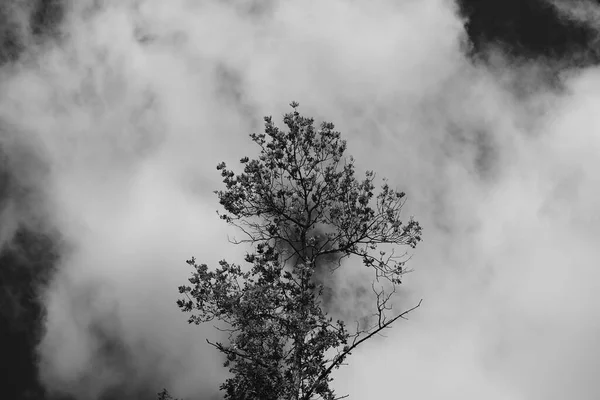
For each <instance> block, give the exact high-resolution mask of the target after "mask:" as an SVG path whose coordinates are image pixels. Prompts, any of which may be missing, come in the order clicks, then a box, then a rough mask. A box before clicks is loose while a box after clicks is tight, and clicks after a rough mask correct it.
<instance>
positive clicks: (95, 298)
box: [0, 0, 600, 400]
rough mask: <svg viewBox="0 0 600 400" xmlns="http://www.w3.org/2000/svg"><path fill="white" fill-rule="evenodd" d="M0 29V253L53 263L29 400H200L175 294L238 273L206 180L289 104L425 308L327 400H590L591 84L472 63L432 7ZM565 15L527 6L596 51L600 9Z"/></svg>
mask: <svg viewBox="0 0 600 400" xmlns="http://www.w3.org/2000/svg"><path fill="white" fill-rule="evenodd" d="M14 4H15V5H14V6H13V7H14V9H13V10H12V11H11V14H10V15H11V16H12V17H11V18H12V21H13V23H14V24H15V26H17V27H22V32H23V33H22V34H21V35H22V36H21V37H20V38H21V39H20V40H21V41H22V43H23V47H24V50H23V54H22V56H21V57H19V58H18V60H16V61H13V62H9V63H6V64H4V65H3V66H2V67H0V147H1V148H2V149H3V162H4V165H6V168H7V169H8V170H9V171H10V173H11V174H12V175H13V176H14V177H15V178H14V179H15V180H16V181H18V182H19V185H21V186H22V187H25V188H27V191H26V192H27V193H26V195H25V194H19V195H14V196H12V197H11V198H10V199H9V200H8V201H7V202H5V204H4V207H3V209H2V213H1V214H0V221H1V224H0V227H1V228H0V245H2V246H9V245H10V241H11V239H12V238H13V236H14V235H15V233H16V232H17V227H18V226H20V225H24V226H27V227H29V228H30V229H32V230H39V231H44V232H53V235H55V239H56V241H57V242H60V247H59V249H60V250H59V260H58V261H57V265H56V271H55V273H53V275H52V277H51V279H50V281H49V283H48V285H45V286H43V287H40V288H39V296H41V299H42V301H43V304H44V307H45V310H46V317H45V319H44V329H43V335H42V336H41V337H40V341H39V344H38V347H37V354H38V356H39V371H40V380H41V382H42V384H43V385H44V387H45V388H46V389H47V390H48V391H49V393H51V394H56V395H63V396H72V398H75V399H78V400H79V399H81V400H105V399H128V398H140V397H141V396H142V395H143V396H152V394H153V393H156V392H158V391H159V390H160V389H162V387H168V388H169V390H170V391H171V392H172V393H173V394H174V395H177V396H179V397H183V398H185V399H215V398H218V386H219V384H220V383H221V382H222V381H223V380H224V379H225V378H226V375H225V373H224V370H223V368H222V367H221V360H220V358H219V356H218V354H217V352H216V351H215V350H214V349H213V348H211V347H210V346H209V345H207V344H206V342H205V338H215V337H216V332H215V331H214V329H212V327H211V326H189V325H188V324H187V322H186V320H187V316H186V315H185V314H182V313H181V312H180V311H179V310H178V309H177V306H176V305H175V300H176V299H177V295H178V293H177V287H178V286H179V285H181V284H185V283H186V278H187V277H188V276H189V274H190V272H191V271H190V269H189V267H188V266H187V264H186V263H185V260H187V259H189V258H190V257H192V256H194V257H196V258H197V259H198V260H199V261H201V262H206V263H209V264H212V265H215V264H216V262H217V261H218V260H220V259H222V258H227V259H228V260H230V261H240V260H241V258H242V255H243V252H244V249H242V248H240V247H236V246H233V245H231V244H230V243H229V242H228V241H227V235H233V234H235V231H233V230H232V229H231V228H229V227H227V226H226V225H225V224H224V223H223V222H222V221H220V220H219V219H218V217H217V214H216V212H215V210H216V209H218V203H217V200H216V196H214V194H213V191H214V190H217V189H219V188H220V179H219V178H220V176H219V173H218V172H217V171H216V168H215V166H216V164H217V163H219V162H220V161H227V162H229V163H232V164H233V163H234V162H235V161H236V160H239V159H240V158H241V157H243V156H250V157H252V156H253V155H256V154H257V150H256V149H255V148H253V147H252V145H251V141H250V139H249V138H248V134H250V133H252V132H259V131H260V130H261V128H262V117H263V116H265V115H272V116H273V117H274V120H275V121H277V122H278V123H279V124H281V125H282V123H281V117H282V116H283V113H285V112H288V111H289V110H290V108H289V106H288V104H289V103H290V102H291V101H298V102H299V103H300V112H301V113H303V114H304V115H307V116H312V117H314V118H315V119H316V120H317V121H323V120H326V121H330V122H333V123H334V124H335V125H336V128H337V129H338V130H340V131H341V132H342V133H343V135H344V137H345V138H346V140H347V141H348V153H349V154H352V155H353V156H354V157H355V159H356V165H357V168H359V169H362V170H366V169H372V170H375V171H376V172H377V173H378V176H386V177H388V178H389V182H390V184H392V185H394V186H395V187H397V188H398V189H399V190H403V191H405V192H406V193H407V195H408V201H407V203H406V205H405V213H406V216H407V217H408V216H411V215H414V216H415V218H416V219H417V220H418V221H419V222H420V223H421V225H422V226H423V229H424V232H423V242H422V243H420V244H419V246H417V248H416V249H415V251H414V252H413V257H412V259H411V261H410V265H409V267H410V268H411V269H413V270H414V271H413V272H412V273H411V274H409V275H407V276H406V278H405V279H404V283H403V285H402V293H401V302H399V304H398V307H400V309H403V308H404V309H406V308H410V307H412V306H413V305H415V304H416V303H417V302H418V301H419V300H420V299H423V303H422V306H421V307H420V308H419V309H417V310H415V311H414V312H413V313H411V315H410V318H409V320H408V321H401V322H399V323H397V324H396V325H395V327H394V329H393V330H390V331H388V332H387V333H386V337H385V338H377V339H376V340H373V341H371V342H369V343H366V344H365V345H364V346H363V347H362V348H360V349H359V350H357V351H356V352H355V353H354V354H353V355H352V357H351V358H349V360H348V362H349V365H348V366H344V367H343V368H342V369H340V370H339V371H338V372H336V374H335V376H334V377H335V381H334V385H333V386H334V387H335V388H336V389H337V392H338V393H339V394H346V393H347V394H349V395H350V398H354V399H379V398H381V399H388V398H401V397H407V398H412V399H436V398H445V399H449V400H453V399H461V400H470V399H480V398H486V399H490V400H495V399H502V400H504V399H510V400H513V399H514V400H520V399H526V400H536V399H544V400H554V399H556V400H558V399H561V400H562V399H565V398H574V399H583V400H585V399H597V398H599V397H600V389H599V388H598V385H597V383H596V376H597V371H598V370H599V369H600V361H598V360H600V357H599V356H600V350H599V349H600V347H599V344H600V343H599V341H600V339H598V338H600V320H599V319H598V316H599V315H600V290H599V289H600V272H599V271H598V270H597V268H595V267H596V266H597V260H598V259H600V249H599V248H598V246H597V243H598V239H600V224H599V222H600V221H599V220H598V217H597V215H600V201H599V200H600V189H598V188H599V187H600V185H599V183H600V178H599V177H598V175H597V174H596V172H595V171H596V168H597V167H600V165H599V162H598V157H597V154H599V152H600V136H599V135H598V133H597V132H598V129H600V117H598V116H597V106H598V103H599V102H600V70H598V67H596V66H593V65H591V66H585V67H577V68H575V67H572V66H570V65H569V62H568V60H566V61H565V60H562V61H560V62H555V61H549V60H548V59H544V58H531V59H524V58H522V57H520V58H516V57H513V56H512V55H511V54H510V53H509V52H507V51H506V49H505V48H504V47H502V46H489V47H488V48H487V49H486V50H485V55H486V62H476V61H474V60H473V59H472V58H471V57H469V55H468V53H469V48H470V43H469V38H468V35H467V33H468V32H467V30H466V28H465V24H466V23H467V20H466V19H465V17H464V16H462V14H461V13H459V8H458V5H457V4H456V3H454V2H452V1H449V0H418V1H417V0H405V1H402V2H398V1H392V0H371V1H369V2H361V1H357V0H354V1H352V0H319V1H316V0H305V1H303V2H297V1H295V2H294V1H279V2H275V1H245V2H242V1H234V0H229V1H223V0H221V1H209V0H205V1H185V0H171V1H169V2H164V1H159V0H136V1H134V0H120V1H117V0H104V1H92V0H80V1H77V2H71V3H68V6H67V7H66V9H65V11H64V17H63V20H62V22H61V24H60V26H59V27H58V28H57V30H56V32H54V36H53V38H52V39H51V40H44V41H40V40H36V38H35V37H34V36H32V35H29V34H28V33H27V32H28V26H27V25H28V22H27V16H28V15H29V14H28V13H29V12H30V10H29V9H27V6H26V4H27V3H26V2H23V3H18V2H15V3H14ZM565 4H566V3H565V2H560V1H558V0H554V1H552V2H551V3H550V2H549V3H548V7H554V8H556V9H558V10H559V11H560V15H561V16H562V17H563V18H565V19H566V20H569V21H570V22H571V23H572V22H573V21H575V22H576V23H577V24H581V25H584V26H586V27H588V28H590V29H592V30H593V29H596V28H597V27H596V26H594V24H593V23H592V22H593V21H592V22H590V19H589V18H587V16H589V15H592V14H591V13H592V12H598V11H599V10H600V9H598V8H597V6H595V5H594V4H593V3H591V2H583V1H582V2H578V6H577V7H576V8H573V9H570V8H569V7H568V6H566V5H565ZM582 10H585V12H582ZM557 65H559V66H560V68H558V67H556V66H557ZM557 68H558V69H557ZM548 76H552V79H547V77H548ZM348 276H349V278H346V280H347V282H346V283H348V284H352V282H351V280H352V279H353V278H352V276H353V275H348ZM340 296H341V297H342V298H343V297H344V293H341V294H340ZM348 301H349V302H350V301H352V300H351V299H349V300H348ZM148 398H152V397H148Z"/></svg>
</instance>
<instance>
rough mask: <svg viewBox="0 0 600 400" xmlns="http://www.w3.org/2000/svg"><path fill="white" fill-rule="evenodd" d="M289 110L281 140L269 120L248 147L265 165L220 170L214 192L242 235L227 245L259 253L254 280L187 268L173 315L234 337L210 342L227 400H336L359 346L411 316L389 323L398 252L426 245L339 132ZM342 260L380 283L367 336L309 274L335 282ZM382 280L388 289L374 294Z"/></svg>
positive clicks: (401, 260)
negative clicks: (335, 311) (356, 263)
mask: <svg viewBox="0 0 600 400" xmlns="http://www.w3.org/2000/svg"><path fill="white" fill-rule="evenodd" d="M291 106H292V107H293V112H291V113H288V114H286V115H285V116H284V119H283V121H284V123H285V125H286V126H287V128H288V129H287V130H286V131H283V130H280V129H279V128H277V127H276V126H275V125H274V124H273V122H272V118H271V117H266V118H265V133H263V134H251V135H250V137H251V139H252V141H253V142H254V143H256V144H257V145H258V146H259V147H260V155H259V157H258V159H253V160H250V159H249V158H248V157H244V158H242V159H241V160H240V162H241V163H242V165H243V172H242V173H240V174H237V175H236V174H235V173H234V172H233V171H232V170H229V169H228V168H227V166H226V164H225V163H220V164H219V165H218V166H217V169H218V170H219V171H220V172H221V175H222V177H223V183H224V184H225V188H224V189H223V190H220V191H217V192H216V194H217V196H218V198H219V203H220V204H221V205H222V206H223V208H224V209H225V213H222V214H219V215H220V217H221V218H222V219H223V220H225V221H226V222H228V223H229V224H231V225H233V226H235V227H237V228H239V229H240V230H241V231H242V232H243V233H244V235H245V236H244V239H242V240H234V243H250V244H252V246H253V249H255V251H254V252H253V253H251V254H247V255H246V258H245V261H246V262H247V263H248V264H249V266H250V268H248V269H242V267H241V266H240V265H236V264H232V263H229V262H227V261H225V260H223V261H220V263H219V267H218V268H217V269H214V270H212V269H209V267H208V266H207V265H206V264H198V263H196V260H195V259H194V258H192V259H191V260H189V261H188V264H189V265H191V266H192V267H193V268H194V269H195V272H194V273H193V274H192V277H191V278H190V280H189V281H190V283H191V286H181V287H180V288H179V291H180V293H181V294H182V295H183V297H182V298H181V299H180V300H178V306H179V307H180V308H181V310H182V311H185V312H191V314H192V315H191V317H190V318H189V322H190V323H196V324H200V323H205V322H209V321H213V320H217V321H220V327H217V329H220V330H223V331H225V332H227V333H228V335H229V343H228V344H223V343H212V342H209V343H210V344H211V345H213V346H214V347H216V348H217V349H218V350H219V351H220V352H222V353H223V354H224V355H225V357H226V361H225V366H226V367H228V368H229V371H230V372H231V373H232V377H231V378H229V379H227V381H226V382H225V383H224V384H223V385H222V386H221V389H222V390H224V391H225V398H226V399H235V400H239V399H257V400H258V399H260V400H265V399H273V400H276V399H286V400H287V399H297V400H300V399H302V400H309V399H318V398H322V399H325V400H334V399H336V396H335V394H334V391H333V390H332V388H331V387H330V382H331V377H330V375H331V373H332V371H333V370H334V369H336V368H339V367H340V365H342V363H343V362H344V360H345V359H346V357H347V356H348V355H349V354H350V353H351V351H353V350H354V349H355V348H356V347H357V346H358V345H359V344H361V343H362V342H364V341H365V340H367V339H369V338H371V337H373V335H375V334H377V333H379V332H381V331H382V330H383V329H385V328H387V327H389V326H390V325H391V324H392V323H393V322H394V321H396V320H397V319H398V318H401V317H403V316H404V315H405V314H406V313H407V312H409V311H411V310H413V309H414V308H416V307H413V308H412V309H411V310H408V311H405V312H404V313H401V314H397V315H395V316H391V317H388V315H386V312H389V311H390V309H391V302H390V299H391V296H392V294H393V293H394V292H395V288H396V285H398V284H400V283H401V281H400V279H401V277H402V275H403V274H404V273H405V272H406V271H405V269H404V265H405V262H406V260H407V259H406V257H405V254H403V255H397V254H396V253H395V247H397V246H398V245H405V246H410V247H413V248H414V247H415V246H416V245H417V243H418V242H419V241H420V240H421V236H420V235H421V227H420V226H419V224H418V223H417V222H416V221H414V220H413V219H412V218H411V219H409V220H408V221H407V222H403V221H402V220H401V218H400V211H401V209H402V206H403V204H404V202H405V194H404V193H403V192H398V191H396V190H394V189H392V188H391V187H390V186H389V184H388V183H387V181H385V180H384V182H383V185H382V187H381V188H380V190H379V191H378V192H377V193H376V191H375V184H374V181H375V174H374V173H373V172H371V171H368V172H366V174H365V177H364V178H363V179H358V178H356V176H355V166H354V159H353V158H352V157H345V156H344V152H345V150H346V142H345V141H344V140H342V139H341V137H340V133H339V132H337V131H335V130H334V125H333V124H331V123H322V124H321V126H320V129H316V128H315V127H314V120H313V119H312V118H306V117H303V116H301V115H300V114H299V112H298V111H297V107H298V104H297V103H292V104H291ZM381 245H384V246H387V247H386V249H387V248H391V251H389V252H386V251H383V250H381V249H380V248H379V246H381ZM378 250H380V251H378ZM349 256H358V257H360V259H362V262H363V264H364V265H365V266H367V267H369V268H372V269H373V271H374V272H375V276H374V282H373V285H372V288H373V291H374V293H375V296H374V299H375V303H376V304H375V306H376V307H375V308H376V312H375V314H374V316H375V318H372V322H373V324H372V325H369V326H367V327H363V328H360V327H359V326H358V325H357V327H356V329H349V328H348V327H347V325H346V324H345V323H344V322H343V321H341V320H337V321H334V320H333V318H332V317H330V316H328V313H327V312H326V310H325V308H324V306H323V289H324V287H323V283H322V282H321V281H320V280H319V279H318V277H317V275H316V274H315V271H316V270H317V268H322V266H323V265H327V266H329V267H330V268H331V270H332V272H333V271H334V270H337V269H338V268H339V267H340V266H341V261H342V259H344V258H346V257H349ZM382 279H383V280H385V281H387V282H388V284H387V285H388V286H387V287H388V289H385V290H384V288H383V286H382V288H381V289H376V286H375V282H379V281H380V280H382ZM389 288H391V289H389ZM417 307H418V305H417Z"/></svg>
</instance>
